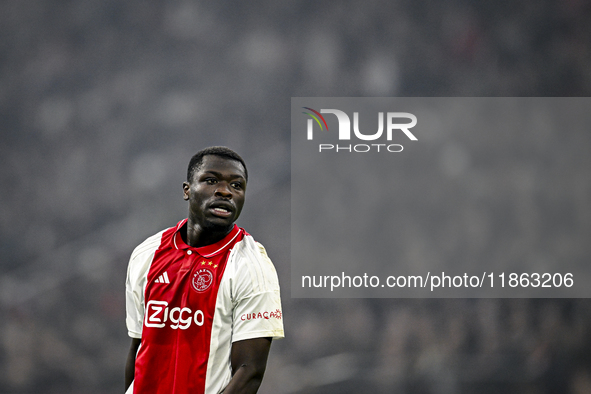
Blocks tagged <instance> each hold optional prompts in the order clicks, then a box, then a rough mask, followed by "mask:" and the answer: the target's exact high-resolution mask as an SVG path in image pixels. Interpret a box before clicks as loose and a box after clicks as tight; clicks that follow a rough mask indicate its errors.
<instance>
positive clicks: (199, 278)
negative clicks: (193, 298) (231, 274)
mask: <svg viewBox="0 0 591 394" xmlns="http://www.w3.org/2000/svg"><path fill="white" fill-rule="evenodd" d="M191 283H192V284H193V289H195V290H196V291H198V292H200V293H201V292H204V291H205V290H207V289H209V287H210V286H211V284H212V283H213V273H212V272H211V271H210V270H209V269H207V268H199V269H198V270H197V271H195V273H194V274H193V280H192V281H191Z"/></svg>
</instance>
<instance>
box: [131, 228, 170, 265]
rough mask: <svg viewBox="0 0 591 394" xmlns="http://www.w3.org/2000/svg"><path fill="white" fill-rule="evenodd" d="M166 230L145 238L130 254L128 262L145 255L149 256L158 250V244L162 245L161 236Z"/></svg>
mask: <svg viewBox="0 0 591 394" xmlns="http://www.w3.org/2000/svg"><path fill="white" fill-rule="evenodd" d="M166 230H168V229H165V230H162V231H159V232H157V233H156V234H154V235H152V236H150V237H148V238H146V239H145V240H144V241H143V242H142V243H141V244H139V245H138V246H136V248H135V249H134V250H133V252H132V253H131V259H130V261H133V260H136V259H138V258H141V257H142V256H145V255H146V254H151V253H154V252H155V251H156V249H158V247H159V246H160V244H161V243H162V234H163V233H164V232H165V231H166Z"/></svg>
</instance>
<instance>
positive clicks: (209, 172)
mask: <svg viewBox="0 0 591 394" xmlns="http://www.w3.org/2000/svg"><path fill="white" fill-rule="evenodd" d="M203 174H212V175H215V176H217V177H218V178H223V177H224V176H223V174H222V173H221V172H217V171H213V170H206V171H203ZM229 176H230V178H242V179H244V180H245V181H246V178H245V177H244V176H243V175H240V174H230V175H229Z"/></svg>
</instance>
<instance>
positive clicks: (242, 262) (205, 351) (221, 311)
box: [126, 219, 283, 394]
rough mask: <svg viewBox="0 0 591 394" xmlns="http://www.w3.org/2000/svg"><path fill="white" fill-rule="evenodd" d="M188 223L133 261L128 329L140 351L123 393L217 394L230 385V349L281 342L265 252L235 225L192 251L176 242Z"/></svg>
mask: <svg viewBox="0 0 591 394" xmlns="http://www.w3.org/2000/svg"><path fill="white" fill-rule="evenodd" d="M186 222H187V220H186V219H184V220H182V221H181V222H179V223H178V224H177V226H176V227H171V228H169V229H167V230H164V231H161V232H160V233H158V234H156V235H154V236H152V237H150V238H148V239H147V240H145V241H144V242H143V243H142V244H140V245H139V246H138V247H137V248H136V249H135V250H134V251H133V253H132V255H131V259H130V261H129V267H128V271H127V282H126V306H127V319H126V323H127V329H128V331H129V336H131V337H132V338H141V345H140V348H139V350H138V354H137V356H136V362H135V380H134V382H133V384H132V386H131V387H130V388H129V390H128V391H127V392H128V393H132V392H133V393H141V394H151V393H159V394H164V393H166V394H174V393H208V394H209V393H219V392H220V391H221V390H223V389H224V387H226V385H227V384H228V383H229V381H230V379H231V365H230V350H231V346H232V343H233V342H236V341H241V340H245V339H252V338H261V337H272V338H282V337H283V320H282V318H283V316H282V311H281V300H280V296H279V283H278V280H277V273H276V272H275V267H274V266H273V263H272V262H271V260H270V259H269V258H268V257H267V253H266V252H265V249H264V248H263V246H262V245H261V244H259V243H257V242H256V241H255V240H254V239H253V238H252V237H251V236H250V235H249V234H248V233H246V232H245V231H244V229H242V228H240V227H238V226H236V225H234V228H233V229H232V231H231V232H230V233H229V234H228V235H227V236H226V237H225V238H224V239H222V240H220V241H219V242H216V243H215V244H212V245H207V246H204V247H200V248H193V247H190V246H188V245H187V244H185V242H184V241H183V240H182V237H181V234H180V230H181V228H182V227H183V226H186Z"/></svg>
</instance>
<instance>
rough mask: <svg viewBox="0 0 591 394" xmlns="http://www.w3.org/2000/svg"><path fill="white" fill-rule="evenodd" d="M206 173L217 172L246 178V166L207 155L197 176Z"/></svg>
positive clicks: (224, 158) (228, 159) (236, 161)
mask: <svg viewBox="0 0 591 394" xmlns="http://www.w3.org/2000/svg"><path fill="white" fill-rule="evenodd" d="M204 172H216V173H220V174H223V175H225V176H237V177H238V176H240V177H242V178H246V174H245V171H244V166H242V163H240V162H239V161H238V160H234V159H230V158H227V157H224V156H217V155H205V156H203V160H202V162H201V165H200V166H199V168H198V169H197V171H196V172H195V175H197V174H202V173H204Z"/></svg>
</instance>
